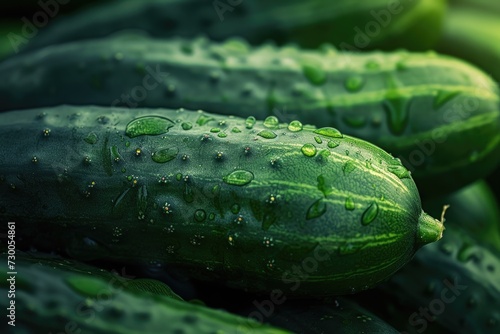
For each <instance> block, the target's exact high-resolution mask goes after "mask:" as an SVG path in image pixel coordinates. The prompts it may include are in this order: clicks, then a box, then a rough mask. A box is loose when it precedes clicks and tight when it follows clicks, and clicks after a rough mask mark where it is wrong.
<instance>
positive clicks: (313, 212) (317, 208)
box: [306, 198, 326, 220]
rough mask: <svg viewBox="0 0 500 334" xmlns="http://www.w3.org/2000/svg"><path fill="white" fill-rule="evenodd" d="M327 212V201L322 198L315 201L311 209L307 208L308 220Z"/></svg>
mask: <svg viewBox="0 0 500 334" xmlns="http://www.w3.org/2000/svg"><path fill="white" fill-rule="evenodd" d="M325 212H326V203H325V202H324V201H323V199H322V198H320V199H318V200H317V201H315V202H314V203H313V204H312V205H311V206H310V207H309V209H307V213H306V220H310V219H314V218H318V217H321V216H322V215H324V214H325Z"/></svg>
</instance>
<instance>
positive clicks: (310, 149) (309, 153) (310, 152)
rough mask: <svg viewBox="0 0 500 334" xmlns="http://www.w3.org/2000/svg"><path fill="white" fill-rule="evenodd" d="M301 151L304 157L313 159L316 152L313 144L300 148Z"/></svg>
mask: <svg viewBox="0 0 500 334" xmlns="http://www.w3.org/2000/svg"><path fill="white" fill-rule="evenodd" d="M301 151H302V153H303V154H304V155H305V156H306V157H314V156H315V155H316V152H317V151H316V146H314V145H313V144H304V146H302V148H301Z"/></svg>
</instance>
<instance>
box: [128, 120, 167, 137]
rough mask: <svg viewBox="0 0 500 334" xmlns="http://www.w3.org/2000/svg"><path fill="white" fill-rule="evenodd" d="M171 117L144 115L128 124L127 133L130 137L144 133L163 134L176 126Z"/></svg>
mask: <svg viewBox="0 0 500 334" xmlns="http://www.w3.org/2000/svg"><path fill="white" fill-rule="evenodd" d="M174 124H175V123H174V122H172V121H171V120H170V119H168V118H165V117H160V116H143V117H139V118H136V119H134V120H133V121H131V122H129V123H128V124H127V127H126V128H125V134H126V135H127V136H128V137H129V138H134V137H138V136H143V135H150V136H154V135H161V134H164V133H167V132H168V129H170V128H171V127H173V126H174Z"/></svg>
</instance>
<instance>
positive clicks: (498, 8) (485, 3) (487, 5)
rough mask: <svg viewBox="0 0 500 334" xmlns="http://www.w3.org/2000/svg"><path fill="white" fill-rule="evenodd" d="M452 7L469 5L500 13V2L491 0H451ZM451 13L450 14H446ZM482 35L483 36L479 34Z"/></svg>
mask: <svg viewBox="0 0 500 334" xmlns="http://www.w3.org/2000/svg"><path fill="white" fill-rule="evenodd" d="M450 4H451V7H452V8H454V7H459V6H467V7H470V8H475V9H482V10H484V11H489V12H496V13H497V15H498V13H500V3H499V2H498V1H491V0H450ZM446 15H449V14H446ZM478 37H481V36H478Z"/></svg>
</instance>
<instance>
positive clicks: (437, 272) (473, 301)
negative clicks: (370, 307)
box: [381, 208, 500, 333]
mask: <svg viewBox="0 0 500 334" xmlns="http://www.w3.org/2000/svg"><path fill="white" fill-rule="evenodd" d="M450 210H451V208H450ZM467 234H468V233H467V232H465V231H462V230H461V229H460V228H459V227H456V226H454V225H453V224H452V223H450V224H448V225H447V228H446V233H445V236H444V237H443V239H442V240H441V241H440V242H439V243H435V244H432V245H427V246H425V247H422V248H421V249H420V250H419V251H418V252H417V253H416V254H415V258H414V259H413V260H412V261H411V262H410V263H408V264H407V265H406V266H405V267H404V268H403V269H402V270H400V271H399V272H398V273H396V274H395V275H394V276H392V277H391V279H390V280H389V282H388V283H386V284H384V285H381V288H382V290H383V291H384V293H385V294H386V295H391V296H395V297H397V298H399V299H400V301H401V303H403V304H406V305H408V306H410V307H412V308H413V311H412V312H411V313H409V314H407V320H408V324H409V325H410V326H409V327H410V328H411V329H412V330H411V331H409V332H412V333H413V332H416V333H422V332H423V331H425V330H426V328H427V327H428V326H429V324H430V323H432V322H434V321H435V322H437V323H439V324H440V325H442V326H443V327H445V328H447V329H448V330H449V331H451V332H453V333H498V331H499V329H500V279H499V272H500V253H499V252H497V251H493V250H490V249H488V248H487V247H484V246H482V245H481V244H480V243H478V242H477V240H475V239H473V238H471V237H469V236H468V235H467Z"/></svg>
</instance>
